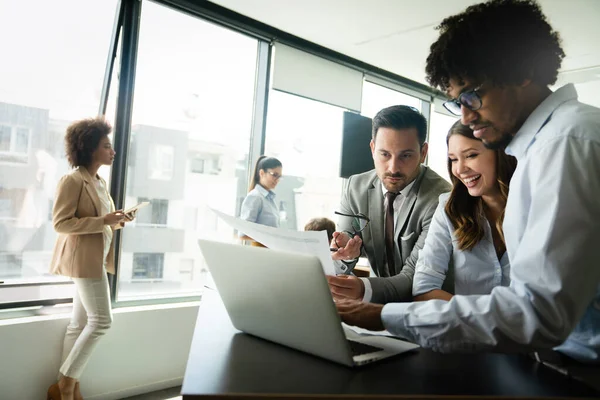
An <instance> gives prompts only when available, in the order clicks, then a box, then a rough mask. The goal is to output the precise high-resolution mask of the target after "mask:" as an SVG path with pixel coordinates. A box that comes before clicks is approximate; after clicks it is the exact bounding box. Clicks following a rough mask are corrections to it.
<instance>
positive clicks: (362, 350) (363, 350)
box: [347, 339, 383, 356]
mask: <svg viewBox="0 0 600 400" xmlns="http://www.w3.org/2000/svg"><path fill="white" fill-rule="evenodd" d="M347 340H348V343H349V344H350V351H352V355H353V356H360V355H362V354H368V353H375V352H377V351H382V350H383V349H382V348H380V347H375V346H371V345H368V344H364V343H360V342H355V341H354V340H349V339H347Z"/></svg>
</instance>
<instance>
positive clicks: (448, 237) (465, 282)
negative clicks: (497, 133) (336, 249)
mask: <svg viewBox="0 0 600 400" xmlns="http://www.w3.org/2000/svg"><path fill="white" fill-rule="evenodd" d="M446 143H447V144H448V173H449V174H450V178H451V180H452V191H451V192H450V193H446V194H443V195H441V196H440V201H439V205H438V208H437V210H436V212H435V214H434V216H433V220H432V221H431V225H430V227H429V233H428V234H427V239H426V240H425V245H424V247H423V250H422V251H421V253H420V255H419V259H418V261H417V265H416V269H415V276H414V278H413V296H414V297H415V300H430V299H443V300H449V299H450V298H452V294H450V293H448V292H446V291H444V290H442V283H444V280H445V279H446V278H447V277H448V278H449V279H452V280H453V282H454V293H455V294H461V295H470V294H487V293H490V292H491V291H492V289H493V288H494V287H495V286H508V284H509V283H510V278H509V275H510V265H509V262H508V255H507V254H506V245H505V243H504V234H503V232H502V221H503V219H504V209H505V207H506V200H507V198H508V184H509V182H510V179H511V177H512V175H513V173H514V171H515V168H516V165H517V161H516V159H515V158H514V157H511V156H509V155H506V154H505V153H504V151H503V150H490V149H487V148H486V147H485V146H484V145H483V142H481V140H479V139H476V138H475V137H474V136H473V131H472V130H471V129H470V128H469V127H468V126H464V125H462V124H461V123H460V121H457V122H456V123H455V124H454V125H453V126H452V128H451V129H450V132H449V133H448V136H447V138H446ZM450 265H453V267H451V269H453V271H452V272H453V275H454V276H453V278H452V274H449V266H450Z"/></svg>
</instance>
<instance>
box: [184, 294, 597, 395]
mask: <svg viewBox="0 0 600 400" xmlns="http://www.w3.org/2000/svg"><path fill="white" fill-rule="evenodd" d="M182 394H183V399H184V400H188V399H199V398H202V399H217V398H269V399H274V398H282V399H284V398H293V399H295V400H298V399H309V398H310V399H312V400H314V399H332V398H335V399H359V398H375V399H383V398H385V399H401V398H402V399H406V398H420V399H425V398H440V397H448V398H455V399H462V398H466V397H469V398H483V397H485V398H493V397H505V396H506V397H509V396H510V397H515V396H518V397H527V398H532V397H536V398H537V397H546V398H548V397H554V398H556V397H559V398H566V397H590V398H591V397H599V396H600V394H599V393H597V392H595V391H594V390H592V389H591V388H588V387H587V386H585V385H584V384H582V383H580V382H578V381H575V380H573V379H571V378H569V377H567V376H564V375H562V374H560V373H558V372H556V371H554V370H552V369H550V368H547V367H545V366H543V365H541V364H538V363H537V362H535V361H534V360H531V359H529V358H528V357H526V356H522V355H506V354H491V353H486V354H468V355H465V354H450V355H448V354H440V353H435V352H432V351H430V350H425V349H419V350H416V351H413V352H410V353H405V354H402V355H399V356H396V357H393V358H390V359H388V360H384V361H380V362H377V363H373V364H370V365H367V366H364V367H360V368H357V369H351V368H348V367H345V366H342V365H338V364H335V363H333V362H330V361H327V360H323V359H320V358H317V357H314V356H311V355H308V354H305V353H302V352H299V351H296V350H293V349H290V348H287V347H283V346H280V345H277V344H274V343H271V342H268V341H266V340H262V339H259V338H257V337H254V336H251V335H248V334H245V333H241V332H239V331H237V330H236V329H235V328H234V327H233V326H232V325H231V321H230V319H229V316H228V315H227V312H226V311H225V308H224V306H223V303H222V302H221V299H220V297H219V296H218V294H217V293H216V292H214V291H213V290H208V289H207V290H205V294H204V296H203V299H202V302H201V305H200V310H199V312H198V319H197V322H196V330H195V332H194V338H193V341H192V346H191V349H190V356H189V359H188V364H187V368H186V371H185V378H184V382H183V388H182Z"/></svg>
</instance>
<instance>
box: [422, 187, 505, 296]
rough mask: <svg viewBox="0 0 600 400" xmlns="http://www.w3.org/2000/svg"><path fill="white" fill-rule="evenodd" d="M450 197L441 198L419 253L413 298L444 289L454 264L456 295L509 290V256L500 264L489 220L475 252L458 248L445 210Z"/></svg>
mask: <svg viewBox="0 0 600 400" xmlns="http://www.w3.org/2000/svg"><path fill="white" fill-rule="evenodd" d="M449 197H450V193H444V194H442V195H440V201H439V203H438V208H437V209H436V210H435V214H434V215H433V219H432V221H431V225H429V232H428V233H427V239H425V246H423V249H422V250H421V251H420V252H419V260H418V261H417V266H416V268H415V276H414V278H413V296H418V295H420V294H424V293H427V292H430V291H432V290H435V289H441V288H442V284H443V283H444V280H445V279H446V277H447V275H448V268H449V266H450V264H451V263H452V265H453V267H454V279H453V280H454V294H464V295H469V294H489V293H491V292H492V289H493V288H495V287H496V286H508V284H509V283H510V264H509V263H508V254H507V253H506V252H504V254H503V255H502V257H501V259H500V260H498V256H497V255H496V248H495V247H494V239H493V237H492V229H491V227H490V224H489V222H488V220H487V219H485V221H484V233H485V236H484V237H483V239H482V240H480V241H479V243H477V244H476V245H475V246H474V247H473V248H472V249H471V250H460V249H459V248H458V240H457V239H456V236H455V235H454V230H455V229H454V225H453V224H452V221H450V218H449V217H448V214H447V213H446V210H445V207H446V203H447V202H448V198H449ZM450 276H452V275H450Z"/></svg>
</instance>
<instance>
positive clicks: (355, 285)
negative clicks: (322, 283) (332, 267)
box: [326, 275, 365, 300]
mask: <svg viewBox="0 0 600 400" xmlns="http://www.w3.org/2000/svg"><path fill="white" fill-rule="evenodd" d="M326 278H327V283H328V284H329V290H331V295H332V296H333V298H334V299H335V300H362V298H363V297H364V296H365V284H364V283H363V281H362V280H360V279H359V278H357V277H356V276H353V275H338V276H332V275H327V276H326Z"/></svg>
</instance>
